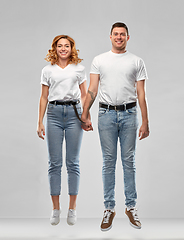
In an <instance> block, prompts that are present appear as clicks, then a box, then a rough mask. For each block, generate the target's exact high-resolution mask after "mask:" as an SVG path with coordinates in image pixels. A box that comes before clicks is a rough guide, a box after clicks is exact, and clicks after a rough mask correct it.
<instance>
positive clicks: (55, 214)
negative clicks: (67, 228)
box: [50, 209, 61, 225]
mask: <svg viewBox="0 0 184 240" xmlns="http://www.w3.org/2000/svg"><path fill="white" fill-rule="evenodd" d="M60 213H61V211H60V210H57V209H54V210H52V213H51V217H50V223H51V225H57V224H58V223H59V222H60Z"/></svg>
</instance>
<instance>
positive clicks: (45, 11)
mask: <svg viewBox="0 0 184 240" xmlns="http://www.w3.org/2000/svg"><path fill="white" fill-rule="evenodd" d="M183 7H184V2H183V1H182V0H181V1H180V0H176V1H175V0H173V1H172V0H161V1H160V0H159V1H158V0H154V1H152V0H150V1H148V0H138V1H137V0H129V1H124V0H113V1H106V0H93V1H89V0H76V1H75V0H73V1H72V0H67V1H64V0H60V1H59V0H52V1H51V0H12V1H10V0H1V1H0V33H1V44H0V56H1V57H0V66H1V88H0V91H1V94H0V100H1V101H0V104H1V124H0V133H1V134H0V137H1V140H0V193H1V197H0V203H1V204H0V217H13V218H14V217H49V215H50V211H51V201H50V196H49V187H48V180H47V147H46V141H42V140H41V139H39V138H38V137H37V134H36V128H37V117H38V100H39V97H40V74H41V69H42V68H43V67H44V66H45V65H46V64H47V62H46V61H45V60H44V58H45V55H46V54H47V51H48V49H49V48H50V46H51V43H52V39H53V38H54V37H55V36H56V35H59V34H68V35H70V36H71V37H73V38H74V39H75V41H76V45H77V48H78V49H80V57H81V58H83V59H84V61H83V65H85V67H86V71H87V74H88V84H89V70H90V65H91V62H92V60H93V58H94V57H95V56H96V55H98V54H100V53H103V52H105V51H109V50H110V49H111V43H110V40H109V32H110V28H111V25H112V24H113V23H114V22H116V21H122V22H125V23H126V24H127V25H128V27H129V30H130V40H129V42H128V50H129V51H130V52H132V53H134V54H136V55H138V56H140V57H141V58H143V59H144V61H145V64H146V67H147V71H148V75H149V80H148V81H147V99H148V105H149V118H150V130H151V135H150V137H149V138H147V139H146V140H143V141H140V142H139V141H138V148H137V155H136V162H137V190H138V203H137V207H138V209H139V215H140V217H142V218H183V215H184V208H183V202H184V193H183V182H184V174H183V171H184V169H183V149H182V148H183V142H184V130H183V128H182V123H183V120H184V119H183V106H182V103H183V101H184V97H183V87H184V84H183V50H184V47H183V42H184V39H183V37H184V30H183V23H184V15H183ZM97 110H98V101H96V102H95V104H94V106H93V107H92V110H91V114H92V120H93V125H94V131H93V132H88V133H84V137H83V143H82V148H81V184H80V193H79V197H78V207H77V210H78V217H84V218H88V217H100V218H101V217H102V212H103V195H102V180H101V167H102V158H101V150H100V145H99V138H98V132H97ZM139 117H140V116H139ZM122 178H123V175H122V167H121V163H120V155H118V161H117V175H116V200H117V206H116V211H117V217H124V194H123V181H122ZM61 206H62V210H63V212H62V217H65V216H66V213H67V208H68V195H67V176H66V168H65V166H64V168H63V176H62V197H61Z"/></svg>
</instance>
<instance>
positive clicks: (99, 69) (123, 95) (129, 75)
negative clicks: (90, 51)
mask: <svg viewBox="0 0 184 240" xmlns="http://www.w3.org/2000/svg"><path fill="white" fill-rule="evenodd" d="M90 73H93V74H99V75H100V91H99V101H100V102H101V103H105V104H109V105H122V104H124V103H130V102H135V101H136V100H137V93H136V82H137V81H140V80H144V79H148V76H147V72H146V68H145V65H144V62H143V60H142V59H141V58H139V57H137V56H135V55H134V54H132V53H130V52H128V51H126V52H125V53H122V54H116V53H113V52H112V51H109V52H106V53H103V54H100V55H98V56H96V57H95V58H94V59H93V62H92V65H91V71H90Z"/></svg>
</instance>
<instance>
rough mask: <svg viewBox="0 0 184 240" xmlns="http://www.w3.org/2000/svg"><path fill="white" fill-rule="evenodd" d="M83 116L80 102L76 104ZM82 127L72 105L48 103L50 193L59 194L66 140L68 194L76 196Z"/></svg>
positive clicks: (47, 133) (47, 132)
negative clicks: (63, 150) (63, 149)
mask: <svg viewBox="0 0 184 240" xmlns="http://www.w3.org/2000/svg"><path fill="white" fill-rule="evenodd" d="M76 108H77V111H78V113H79V115H81V104H77V105H76ZM82 135H83V130H82V128H81V123H80V121H79V120H78V118H77V117H76V114H75V112H74V109H73V106H72V105H54V104H49V105H48V110H47V127H46V137H47V144H48V154H49V169H48V177H49V183H50V194H51V195H52V196H57V195H60V191H61V168H62V165H63V157H62V148H63V139H64V137H65V141H66V167H67V173H68V193H69V195H77V194H78V189H79V180H80V168H79V152H80V146H81V141H82Z"/></svg>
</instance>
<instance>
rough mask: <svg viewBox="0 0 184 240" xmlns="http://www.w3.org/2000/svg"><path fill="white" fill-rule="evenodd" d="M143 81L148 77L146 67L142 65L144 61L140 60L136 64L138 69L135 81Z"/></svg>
mask: <svg viewBox="0 0 184 240" xmlns="http://www.w3.org/2000/svg"><path fill="white" fill-rule="evenodd" d="M144 79H145V80H147V79H148V75H147V71H146V66H145V64H144V61H143V60H142V59H140V60H139V62H138V69H137V81H140V80H144Z"/></svg>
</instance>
